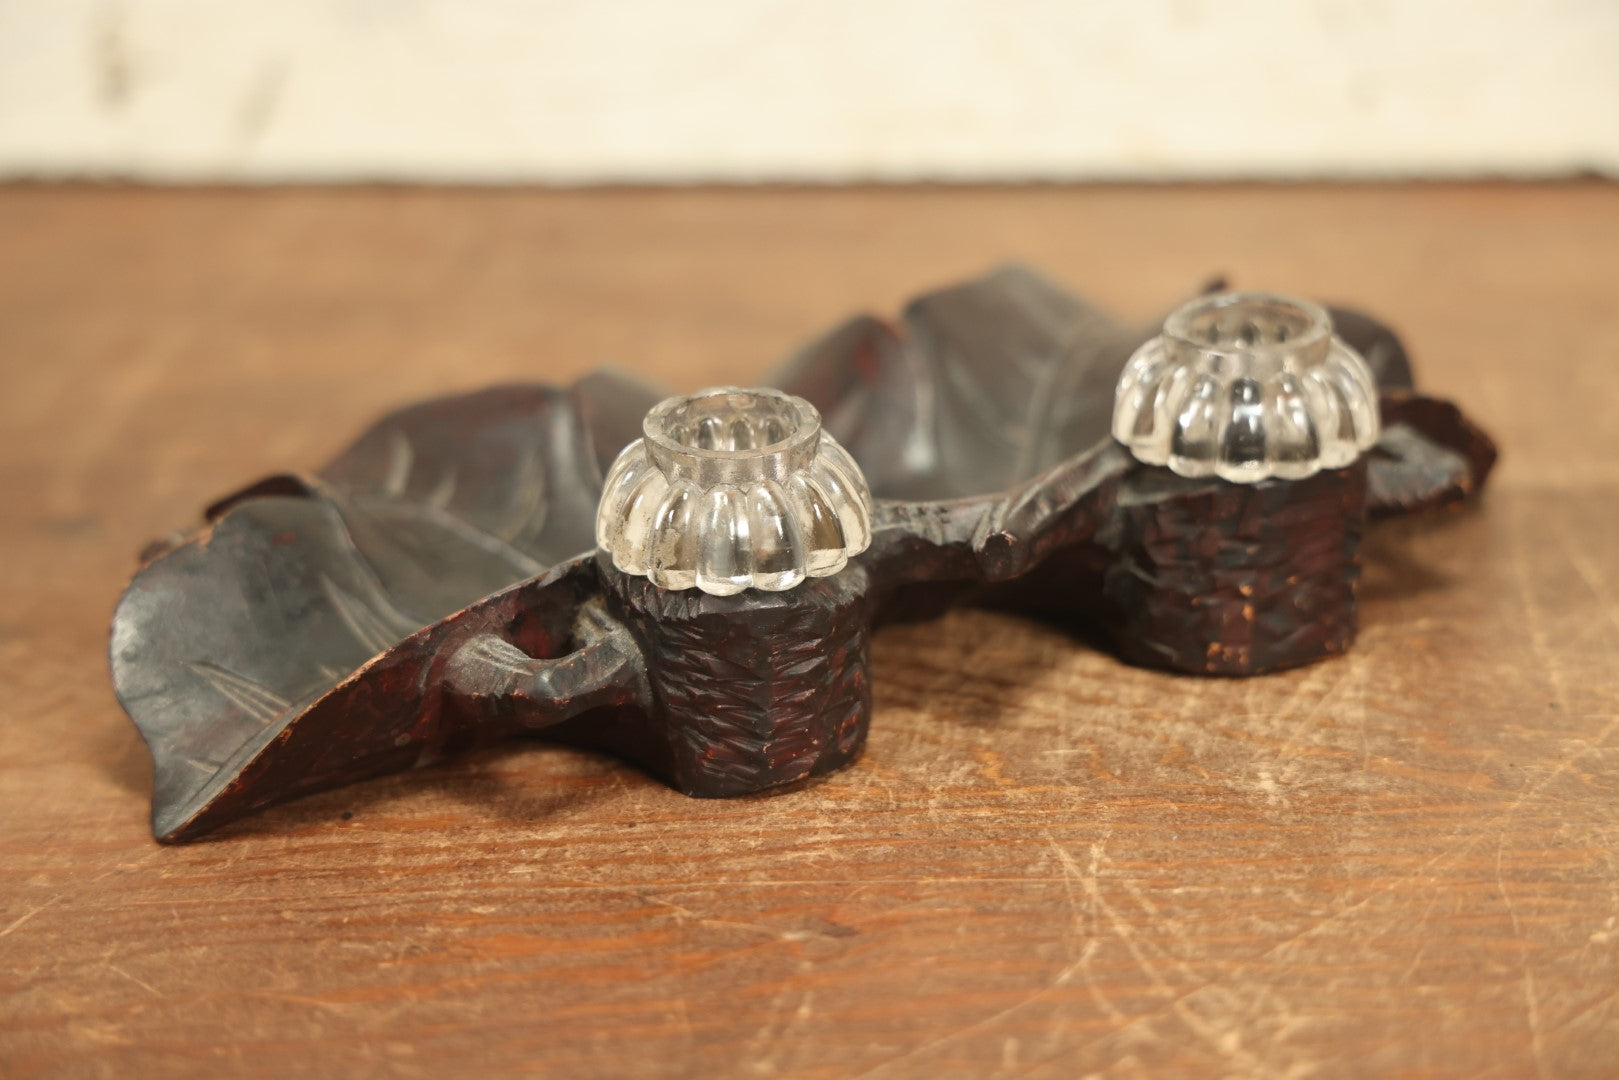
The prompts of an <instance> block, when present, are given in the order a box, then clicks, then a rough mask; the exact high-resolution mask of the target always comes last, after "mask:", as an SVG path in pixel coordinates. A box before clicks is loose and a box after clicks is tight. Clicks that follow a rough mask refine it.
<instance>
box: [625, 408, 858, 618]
mask: <svg viewBox="0 0 1619 1080" xmlns="http://www.w3.org/2000/svg"><path fill="white" fill-rule="evenodd" d="M642 432H643V435H642V437H641V438H639V439H637V440H635V441H634V442H632V443H631V444H630V445H629V446H627V447H625V448H624V450H623V452H622V453H620V454H619V456H618V459H617V460H616V461H615V462H614V463H613V467H612V469H611V470H609V472H608V475H607V482H606V484H605V486H604V489H603V492H602V498H601V503H600V504H599V506H598V508H597V511H596V542H597V543H598V544H599V545H600V546H601V548H602V550H604V551H606V552H608V553H609V554H610V555H611V557H612V560H613V565H614V566H616V567H618V569H620V570H622V571H623V572H625V573H627V574H638V575H644V576H646V577H648V578H650V579H651V581H652V583H653V584H655V585H657V586H659V587H661V588H665V589H690V588H698V589H701V590H702V591H704V592H707V593H713V594H715V595H719V596H727V595H731V594H733V593H738V592H741V591H742V590H743V589H747V588H755V589H765V590H770V591H780V590H783V589H791V588H792V587H793V586H795V585H798V584H800V583H801V582H803V581H804V579H805V578H806V577H824V576H827V575H829V574H835V573H837V572H838V571H839V570H841V569H843V567H844V566H845V564H846V563H847V562H848V560H849V558H850V557H851V556H853V555H857V554H859V553H860V552H862V551H864V550H865V549H866V547H867V546H868V545H869V544H870V543H871V493H870V491H869V490H867V487H866V482H865V478H864V477H863V476H862V475H861V472H860V468H859V466H857V465H856V464H855V462H854V460H853V459H852V458H850V457H849V455H848V453H847V452H846V451H845V450H844V449H843V447H841V446H839V445H838V443H837V441H836V440H835V439H833V438H832V437H831V436H830V435H828V434H827V433H826V432H825V431H823V430H822V429H821V417H820V414H819V413H817V412H816V411H815V408H814V406H812V405H810V403H809V402H807V401H805V400H804V399H802V398H798V397H794V396H792V395H790V394H784V393H782V392H781V391H779V390H768V389H752V390H744V389H739V388H736V387H720V388H717V389H713V390H705V391H702V392H700V393H697V394H693V395H691V396H689V397H676V398H669V399H667V400H665V401H663V402H661V403H659V404H658V405H657V406H656V407H654V408H653V409H652V411H651V412H649V413H647V416H646V419H645V421H644V422H643V424H642Z"/></svg>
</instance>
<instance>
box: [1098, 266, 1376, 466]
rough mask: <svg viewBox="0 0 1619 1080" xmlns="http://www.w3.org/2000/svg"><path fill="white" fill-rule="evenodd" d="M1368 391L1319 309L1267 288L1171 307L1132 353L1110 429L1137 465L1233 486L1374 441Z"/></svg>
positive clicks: (1360, 365)
mask: <svg viewBox="0 0 1619 1080" xmlns="http://www.w3.org/2000/svg"><path fill="white" fill-rule="evenodd" d="M1377 435H1378V405H1377V387H1376V384H1375V382H1374V380H1373V378H1372V373H1371V371H1370V370H1369V369H1368V368H1367V366H1366V362H1365V361H1364V360H1363V359H1361V357H1360V355H1359V354H1358V353H1356V352H1355V351H1354V350H1353V349H1351V348H1350V347H1349V346H1348V345H1347V344H1345V343H1344V341H1343V340H1342V339H1341V338H1339V337H1337V336H1336V335H1335V334H1333V332H1332V319H1331V317H1330V316H1329V315H1328V314H1327V312H1326V310H1325V309H1324V308H1322V307H1320V306H1319V305H1317V304H1313V303H1311V302H1310V301H1308V300H1299V299H1294V298H1292V297H1286V296H1277V295H1274V294H1270V293H1216V294H1213V295H1210V296H1206V297H1200V298H1198V299H1196V300H1193V301H1191V302H1190V303H1188V304H1185V305H1183V306H1182V307H1180V308H1178V309H1177V310H1176V311H1175V312H1174V313H1173V314H1171V315H1170V316H1169V318H1168V319H1166V320H1165V321H1164V328H1163V332H1162V333H1161V334H1159V335H1158V336H1157V337H1155V338H1153V339H1152V340H1151V341H1149V342H1147V343H1146V344H1145V345H1143V346H1142V347H1141V348H1140V349H1138V350H1136V352H1135V354H1134V355H1133V356H1131V358H1130V360H1129V362H1128V363H1127V364H1126V365H1125V368H1124V373H1123V375H1121V376H1120V379H1119V385H1118V390H1117V392H1116V394H1115V397H1114V409H1113V436H1114V438H1116V439H1118V440H1119V441H1120V442H1122V443H1123V444H1124V445H1125V446H1127V447H1129V449H1130V452H1131V453H1132V454H1134V455H1135V457H1136V458H1137V459H1139V460H1141V461H1144V462H1146V463H1148V464H1151V465H1166V466H1168V467H1169V468H1170V469H1172V470H1173V471H1175V472H1177V473H1179V474H1180V475H1182V476H1191V477H1208V476H1217V477H1220V478H1221V479H1224V480H1230V481H1233V482H1236V483H1255V482H1258V481H1260V480H1266V479H1269V478H1271V477H1277V478H1281V479H1289V480H1296V479H1302V478H1304V477H1306V476H1310V475H1312V474H1314V473H1316V472H1318V471H1320V470H1321V469H1337V468H1342V467H1344V466H1346V465H1349V464H1351V463H1352V462H1353V461H1354V460H1355V459H1356V458H1357V457H1359V456H1360V454H1361V453H1362V452H1364V451H1365V450H1367V449H1369V448H1370V447H1371V445H1372V444H1373V443H1374V442H1376V441H1377Z"/></svg>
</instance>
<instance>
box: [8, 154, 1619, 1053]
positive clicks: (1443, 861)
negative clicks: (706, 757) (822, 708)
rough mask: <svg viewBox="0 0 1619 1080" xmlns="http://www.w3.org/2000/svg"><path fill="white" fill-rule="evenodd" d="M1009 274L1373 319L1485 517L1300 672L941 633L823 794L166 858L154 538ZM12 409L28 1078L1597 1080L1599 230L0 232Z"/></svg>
mask: <svg viewBox="0 0 1619 1080" xmlns="http://www.w3.org/2000/svg"><path fill="white" fill-rule="evenodd" d="M1011 257H1016V258H1022V259H1026V260H1028V261H1030V262H1032V263H1034V264H1035V265H1037V266H1040V267H1042V268H1044V269H1045V270H1047V271H1049V272H1050V273H1052V274H1053V275H1054V276H1055V277H1057V278H1058V279H1060V280H1064V281H1066V282H1068V283H1069V284H1070V285H1072V286H1073V287H1074V288H1076V289H1078V290H1079V291H1081V292H1084V293H1086V294H1088V295H1090V296H1093V297H1095V298H1098V299H1100V300H1103V301H1105V302H1108V303H1110V304H1112V305H1113V306H1115V307H1116V308H1118V309H1119V310H1120V311H1121V312H1122V313H1124V314H1127V315H1131V316H1136V317H1145V316H1147V315H1148V314H1149V313H1151V312H1154V311H1158V310H1161V309H1162V307H1163V306H1164V305H1165V304H1166V303H1168V302H1171V301H1172V300H1174V299H1175V298H1177V297H1179V296H1181V295H1183V294H1184V293H1185V292H1186V291H1187V290H1188V289H1189V288H1190V287H1192V286H1193V285H1195V284H1196V283H1198V282H1199V281H1201V280H1202V279H1204V278H1205V277H1207V276H1208V275H1210V274H1211V273H1217V272H1218V273H1225V274H1228V275H1230V277H1231V278H1232V279H1233V280H1234V281H1235V282H1236V283H1238V284H1240V285H1243V286H1255V287H1265V288H1272V289H1277V290H1282V291H1287V292H1295V293H1302V294H1305V295H1312V296H1317V297H1321V298H1324V299H1328V300H1343V301H1352V302H1354V303H1356V304H1359V305H1362V306H1364V307H1366V308H1368V309H1369V310H1371V311H1373V312H1375V313H1378V314H1379V315H1381V316H1383V317H1385V318H1387V319H1389V320H1390V321H1391V322H1393V323H1394V324H1395V325H1396V326H1397V327H1398V328H1399V329H1400V330H1401V331H1402V332H1403V333H1404V334H1405V335H1406V338H1407V341H1408V344H1409V345H1410V347H1411V349H1412V352H1413V355H1414V358H1415V361H1416V363H1417V365H1418V377H1419V380H1420V381H1421V383H1422V385H1423V386H1424V387H1425V388H1427V389H1429V390H1430V391H1432V392H1436V393H1440V394H1445V395H1449V396H1452V397H1454V398H1456V399H1458V400H1459V401H1461V402H1462V403H1463V404H1464V406H1465V407H1466V408H1467V409H1468V410H1469V411H1470V413H1471V414H1472V415H1473V416H1475V417H1476V418H1477V419H1478V420H1479V421H1480V422H1482V423H1483V424H1484V425H1485V426H1487V427H1488V428H1489V429H1490V430H1491V431H1492V432H1493V433H1494V434H1495V435H1496V436H1497V437H1498V438H1499V441H1500V443H1501V446H1502V449H1503V461H1502V465H1501V468H1500V469H1499V471H1498V472H1497V474H1496V476H1495V478H1494V481H1493V485H1492V487H1491V490H1490V491H1489V493H1488V494H1487V496H1486V497H1485V499H1484V500H1483V501H1482V503H1480V504H1479V505H1477V506H1476V507H1474V508H1471V509H1468V510H1464V511H1461V512H1457V513H1451V514H1445V515H1439V516H1436V517H1428V518H1422V519H1418V520H1412V521H1406V522H1400V523H1396V524H1393V525H1390V526H1387V527H1381V528H1378V529H1376V530H1375V532H1374V534H1373V536H1372V538H1371V539H1370V541H1369V544H1368V550H1367V551H1366V558H1367V567H1366V579H1365V582H1364V588H1363V592H1362V598H1363V604H1362V630H1361V635H1360V641H1359V643H1358V644H1357V645H1356V646H1355V648H1354V649H1353V650H1352V652H1351V653H1350V655H1348V656H1347V657H1346V658H1343V659H1338V660H1332V661H1328V662H1324V663H1321V664H1318V665H1315V666H1313V667H1309V668H1306V669H1304V670H1299V671H1294V672H1290V673H1287V674H1283V675H1275V676H1270V677H1265V678H1258V679H1252V680H1228V681H1214V680H1199V679H1193V678H1185V677H1174V676H1169V675H1163V674H1155V673H1150V672H1146V671H1140V670H1136V669H1133V668H1130V667H1126V666H1124V665H1122V664H1121V663H1119V662H1118V661H1116V660H1114V659H1113V658H1112V657H1110V656H1108V655H1106V654H1103V653H1099V652H1096V651H1095V650H1094V649H1092V648H1090V647H1087V646H1085V645H1083V644H1080V643H1078V642H1076V641H1074V640H1071V639H1069V638H1068V637H1065V636H1063V635H1062V634H1060V633H1058V632H1056V631H1054V630H1051V629H1048V628H1044V627H1042V626H1039V625H1035V624H1033V623H1029V622H1025V621H1021V620H1019V619H1016V618H1012V617H1007V616H1000V615H992V614H985V613H979V612H958V613H956V614H953V615H951V616H949V617H947V618H945V619H943V620H942V621H940V622H937V623H932V624H924V625H916V626H909V627H902V628H894V629H890V630H885V631H883V632H882V633H881V634H880V635H879V636H878V638H877V644H876V649H875V656H874V664H875V686H876V707H877V715H876V720H875V724H874V727H873V732H872V736H871V742H870V747H869V749H868V751H867V752H866V754H865V756H864V758H863V759H862V760H861V761H860V762H859V763H858V764H857V765H856V766H854V767H853V768H851V769H849V770H847V771H846V772H843V773H841V774H839V775H837V776H834V777H832V778H831V779H829V780H827V781H825V782H823V783H820V784H818V785H816V786H813V787H810V788H808V789H807V790H800V791H794V792H791V793H789V794H785V795H781V796H779V797H774V798H744V799H735V800H729V801H697V800H691V799H687V798H684V797H682V796H680V795H677V794H675V793H674V792H672V791H669V790H667V789H665V788H664V787H662V786H660V785H659V784H657V783H655V782H653V781H651V780H649V779H647V778H646V777H644V776H642V775H641V774H639V773H637V772H636V771H634V770H633V769H630V768H628V767H625V766H621V765H618V764H616V763H614V762H613V761H610V760H607V759H604V758H600V757H596V756H592V755H589V754H585V753H580V752H574V751H569V750H564V749H559V748H556V747H552V746H545V745H539V744H535V745H520V746H514V747H511V748H509V749H501V750H497V751H494V752H489V753H484V754H482V755H480V756H476V757H474V758H471V759H469V760H462V761H458V762H456V763H453V764H449V765H445V766H440V767H435V768H430V769H426V770H423V771H420V772H416V773H413V774H408V775H404V776H398V777H394V778H390V779H386V780H381V781H376V782H373V783H369V784H365V785H362V786H359V787H355V788H351V789H348V790H344V791H339V792H335V793H331V794H327V795H322V796H317V797H314V798H310V799H306V800H304V801H302V802H300V803H297V804H294V805H291V806H288V807H284V808H282V809H278V810H275V811H272V812H269V813H265V814H263V815H261V816H260V817H258V818H256V819H253V820H252V821H250V822H246V823H244V824H243V825H241V826H239V827H234V828H232V829H230V830H228V831H226V832H224V833H222V834H220V835H219V836H218V837H217V838H216V839H214V840H211V841H209V842H204V843H198V844H194V845H191V846H185V847H159V846H158V845H157V844H155V843H153V842H152V840H151V837H150V834H149V832H148V827H147V812H148V795H149V793H150V778H151V773H150V764H149V762H148V759H147V756H146V752H145V750H144V748H143V747H142V745H141V743H140V740H139V739H138V738H137V736H136V733H135V730H134V728H133V726H132V725H131V724H130V723H129V721H128V720H127V719H126V718H125V717H124V715H123V713H122V712H121V711H120V710H119V708H118V706H117V705H116V704H115V703H114V701H113V698H112V694H111V691H110V689H109V686H108V682H107V675H106V660H105V635H106V632H107V621H108V616H109V614H110V612H111V609H112V605H113V603H114V601H115V600H116V598H117V596H118V593H119V591H120V589H121V587H122V586H123V584H124V583H125V581H126V580H127V578H128V575H129V574H130V572H131V571H132V570H133V569H134V565H135V564H134V555H135V552H136V551H137V550H138V549H139V548H140V547H141V545H142V544H143V543H144V542H145V541H146V540H148V539H150V538H152V537H155V536H158V535H161V534H163V533H167V532H169V531H170V530H173V529H175V528H177V527H179V526H182V525H185V524H187V523H189V522H191V521H193V520H195V518H196V514H197V512H198V509H199V507H200V506H201V505H202V504H203V503H205V502H206V501H207V500H208V499H210V498H211V497H213V496H216V495H218V494H220V493H222V492H224V491H227V490H229V489H231V488H234V487H236V486H238V485H240V484H242V483H244V482H246V481H248V480H251V479H254V478H256V477H258V476H260V475H262V474H265V473H268V472H272V471H275V470H279V469H284V468H288V467H301V468H308V467H313V466H316V465H318V464H320V463H321V462H322V461H323V460H324V459H325V458H326V457H327V456H328V455H330V454H332V453H333V452H335V451H336V450H337V449H339V448H340V447H341V446H343V445H344V444H345V443H346V442H347V440H348V439H350V438H351V437H352V436H353V435H354V434H356V433H357V432H358V430H359V429H360V428H361V427H362V426H363V425H365V424H366V423H367V422H368V421H369V420H370V419H372V418H373V417H374V416H376V415H377V414H378V413H379V412H381V411H382V410H384V409H387V408H390V407H392V406H395V405H398V404H400V403H403V402H407V401H410V400H412V399H415V398H420V397H424V396H428V395H433V394H440V393H445V392H448V391H452V390H458V389H464V388H470V387H476V386H480V385H483V384H487V383H491V382H496V381H501V380H544V381H564V380H569V379H572V378H574V377H575V376H577V375H580V374H582V373H584V372H586V371H588V370H590V369H591V368H593V367H596V366H598V365H601V364H606V363H611V364H615V365H619V366H622V367H626V368H629V369H632V370H635V371H638V372H642V373H645V374H647V375H649V376H653V377H655V378H658V379H661V380H663V381H665V382H667V383H669V384H671V385H673V386H676V387H678V388H684V389H689V388H694V387H697V386H699V385H706V384H712V383H720V382H741V383H746V382H748V381H750V379H751V378H752V377H753V376H754V375H756V374H757V373H760V372H762V371H764V370H765V369H766V368H767V367H769V366H770V365H771V364H773V363H774V362H775V361H776V360H777V359H778V358H780V357H781V356H782V355H783V354H784V353H785V352H787V350H788V349H789V348H791V347H792V346H793V345H794V344H795V343H796V342H798V341H800V340H802V339H804V338H805V337H807V336H808V335H810V334H812V333H815V332H817V331H819V330H820V329H822V328H824V327H826V326H827V325H829V324H830V323H832V322H834V321H836V320H838V319H839V318H841V317H842V316H844V315H846V314H850V313H852V312H853V311H855V310H858V309H875V310H878V311H883V312H892V311H894V310H895V309H896V308H897V307H898V305H899V304H900V303H901V302H902V301H903V299H904V298H905V297H906V296H907V295H908V294H910V293H912V292H915V291H917V290H919V289H922V288H924V287H928V286H932V285H937V284H941V283H945V282H949V281H951V280H953V279H959V278H963V277H966V276H969V275H972V274H975V273H977V272H979V271H981V270H983V269H985V268H986V267H988V266H989V265H991V264H993V263H996V262H999V261H1002V260H1005V259H1007V258H1011ZM0 365H3V368H0V370H3V374H4V389H3V390H0V446H3V453H0V500H3V506H4V510H3V511H0V544H3V548H0V551H3V555H4V558H3V560H0V686H3V688H4V712H3V714H0V1075H5V1076H19V1077H23V1076H49V1075H73V1076H117V1077H129V1076H137V1075H152V1076H183V1075H209V1076H218V1075H252V1076H287V1075H292V1074H294V1073H296V1072H304V1073H315V1074H318V1075H328V1076H369V1075H400V1076H446V1075H479V1076H496V1075H505V1074H551V1075H557V1076H570V1077H571V1076H619V1075H632V1074H634V1075H646V1076H655V1077H688V1076H689V1077H699V1076H701V1077H709V1076H733V1075H734V1076H742V1077H754V1076H757V1077H768V1076H789V1075H791V1076H810V1077H872V1078H877V1077H905V1076H923V1077H933V1076H941V1075H966V1076H975V1077H1013V1076H1016V1077H1049V1078H1068V1077H1074V1076H1078V1075H1081V1074H1084V1073H1088V1072H1102V1073H1105V1074H1109V1075H1122V1076H1131V1075H1172V1076H1191V1075H1210V1076H1212V1075H1239V1076H1287V1077H1305V1076H1326V1077H1332V1076H1344V1075H1366V1074H1377V1075H1407V1076H1468V1077H1483V1076H1533V1075H1543V1076H1580V1075H1591V1076H1602V1075H1607V1076H1611V1075H1613V1074H1614V1071H1615V1070H1616V1069H1619V999H1616V994H1619V673H1616V670H1615V666H1616V659H1619V188H1614V187H1609V186H1603V185H1599V184H1580V185H1573V186H1558V187H1527V188H1519V187H1511V186H1502V185H1478V186H1448V185H1427V186H1417V187H1357V188H1348V189H1343V188H1331V187H1199V188H1148V189H1141V188H1127V187H1102V188H1080V189H1061V188H1033V189H966V190H947V189H931V188H930V189H918V190H876V191H873V190H854V191H838V190H826V191H815V190H812V191H797V190H745V191H673V192H642V191H607V192H594V193H586V192H530V191H454V192H443V191H408V190H407V191H394V190H389V191H375V190H336V191H305V190H298V191H275V190H270V191H140V190H133V191H130V190H117V189H97V188H82V189H50V188H11V189H0Z"/></svg>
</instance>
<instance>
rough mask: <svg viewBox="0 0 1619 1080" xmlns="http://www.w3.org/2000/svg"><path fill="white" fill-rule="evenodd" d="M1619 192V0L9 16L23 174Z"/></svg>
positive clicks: (159, 1) (562, 2)
mask: <svg viewBox="0 0 1619 1080" xmlns="http://www.w3.org/2000/svg"><path fill="white" fill-rule="evenodd" d="M1582 169H1595V170H1600V171H1605V172H1609V173H1614V174H1619V0H1116V2H1107V3H1101V2H1094V3H1082V2H1063V0H1000V2H995V0H980V2H976V3H966V2H955V0H684V2H681V0H0V176H9V177H32V176H49V177H60V176H77V175H83V174H94V175H107V176H120V177H139V178H147V179H159V180H169V179H177V180H225V181H233V180H244V181H268V180H282V179H299V180H348V179H371V178H386V179H401V180H427V181H481V182H499V181H548V182H589V181H600V180H624V181H691V180H753V179H761V178H765V179H789V180H814V181H821V180H859V179H871V178H879V179H914V178H937V179H948V180H955V179H991V178H1010V179H1024V178H1042V179H1072V178H1097V177H1126V178H1143V177H1145V178H1168V177H1188V176H1193V177H1199V176H1253V175H1259V176H1300V175H1304V176H1356V177H1360V176H1384V175H1455V174H1481V173H1482V174H1512V175H1548V174H1559V173H1563V172H1567V171H1572V170H1582Z"/></svg>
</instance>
